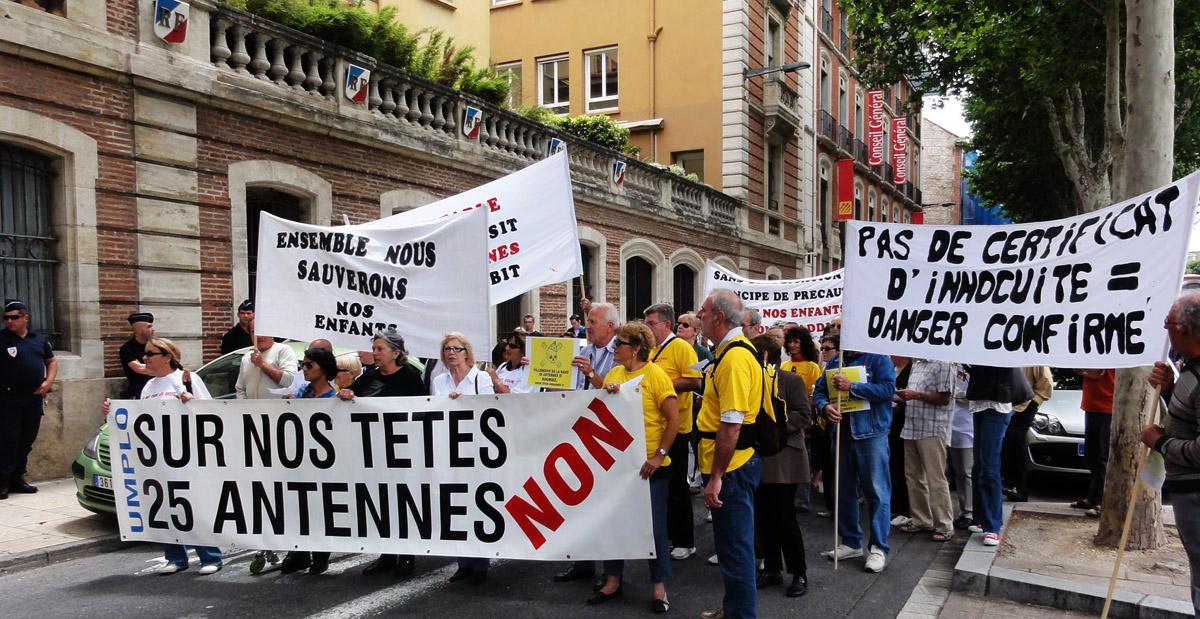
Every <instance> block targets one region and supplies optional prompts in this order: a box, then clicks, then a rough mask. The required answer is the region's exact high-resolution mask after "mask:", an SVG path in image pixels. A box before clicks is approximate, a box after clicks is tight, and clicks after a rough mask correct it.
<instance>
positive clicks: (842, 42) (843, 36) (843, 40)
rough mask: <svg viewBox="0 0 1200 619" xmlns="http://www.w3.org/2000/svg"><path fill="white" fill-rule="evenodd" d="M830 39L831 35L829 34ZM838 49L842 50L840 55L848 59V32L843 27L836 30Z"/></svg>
mask: <svg viewBox="0 0 1200 619" xmlns="http://www.w3.org/2000/svg"><path fill="white" fill-rule="evenodd" d="M829 38H830V39H832V38H833V37H832V36H830V37H829ZM838 51H840V52H842V57H844V58H845V59H846V60H849V59H850V33H849V32H846V31H845V29H843V30H840V31H839V32H838Z"/></svg>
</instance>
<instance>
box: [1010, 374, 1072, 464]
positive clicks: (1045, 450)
mask: <svg viewBox="0 0 1200 619" xmlns="http://www.w3.org/2000/svg"><path fill="white" fill-rule="evenodd" d="M1050 373H1051V375H1052V376H1053V377H1054V394H1053V395H1052V396H1051V397H1050V399H1049V400H1046V401H1045V402H1043V403H1042V405H1041V407H1039V408H1038V412H1037V413H1035V414H1034V416H1033V421H1032V423H1031V424H1030V426H1029V431H1028V432H1026V433H1025V447H1026V454H1027V456H1028V463H1027V466H1026V470H1027V471H1028V472H1029V473H1034V472H1037V471H1044V472H1055V473H1082V474H1085V475H1086V474H1088V469H1087V465H1086V464H1085V463H1084V461H1083V418H1084V415H1083V409H1082V408H1080V407H1079V406H1080V403H1081V402H1082V401H1083V379H1082V378H1080V376H1079V375H1078V374H1076V373H1075V372H1074V371H1073V370H1069V369H1059V368H1051V369H1050Z"/></svg>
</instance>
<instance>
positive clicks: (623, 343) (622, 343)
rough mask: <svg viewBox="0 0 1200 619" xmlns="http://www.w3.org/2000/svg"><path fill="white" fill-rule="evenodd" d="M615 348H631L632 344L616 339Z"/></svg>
mask: <svg viewBox="0 0 1200 619" xmlns="http://www.w3.org/2000/svg"><path fill="white" fill-rule="evenodd" d="M616 345H617V346H633V342H626V341H625V340H622V339H617V344H616Z"/></svg>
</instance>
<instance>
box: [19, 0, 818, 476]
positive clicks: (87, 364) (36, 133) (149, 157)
mask: <svg viewBox="0 0 1200 619" xmlns="http://www.w3.org/2000/svg"><path fill="white" fill-rule="evenodd" d="M190 4H191V15H190V19H189V28H188V33H187V37H186V39H185V40H184V41H183V42H182V43H166V42H164V41H163V40H161V39H159V38H158V37H157V36H156V35H155V34H154V28H153V19H152V15H153V6H154V2H153V0H112V1H110V2H100V1H99V0H68V1H67V2H65V3H63V9H64V10H63V13H64V14H65V16H57V15H53V14H50V13H46V12H42V11H39V10H37V9H35V8H30V7H27V6H23V5H21V4H17V3H15V2H0V164H4V163H5V162H6V161H8V162H10V163H11V162H17V161H19V162H21V163H20V165H17V163H11V165H10V166H9V168H7V169H8V170H10V171H20V172H21V174H22V175H23V176H22V178H23V179H25V180H26V181H28V182H29V184H30V186H38V187H42V189H40V190H39V191H38V192H31V193H27V194H24V193H23V194H21V195H20V196H16V192H9V195H10V198H8V199H7V200H8V203H7V204H0V207H2V208H4V209H8V210H9V211H12V212H22V213H35V214H38V216H39V217H41V218H42V219H43V220H44V221H45V223H46V228H45V230H43V232H41V233H39V235H35V236H29V237H27V236H22V235H21V234H19V233H18V231H14V230H11V229H7V228H0V239H3V240H4V241H7V242H8V247H9V248H10V249H9V250H8V251H7V252H5V251H0V261H3V267H4V269H5V272H6V273H7V272H10V271H12V270H13V269H25V271H22V272H33V271H30V270H29V269H32V268H33V266H36V265H33V263H34V262H36V263H37V264H38V265H41V266H40V267H39V268H43V269H44V272H43V273H42V274H41V275H37V276H36V277H34V278H32V279H29V278H27V279H26V280H21V281H22V282H24V283H19V284H18V283H17V280H14V279H12V278H7V279H5V280H4V283H3V287H4V290H3V293H4V294H5V295H6V296H18V295H23V296H26V297H27V299H26V300H27V301H29V302H30V303H31V304H34V305H35V307H34V315H35V320H40V321H41V322H40V323H37V322H35V324H33V325H32V328H33V329H35V330H38V331H44V332H51V333H53V334H54V337H55V342H56V343H55V348H56V354H57V355H58V358H59V364H60V366H59V367H60V372H59V379H60V380H59V382H58V383H57V384H56V386H55V389H54V391H53V392H52V393H51V395H50V397H49V398H48V400H47V408H46V412H47V417H46V419H45V422H44V423H43V427H42V434H41V436H40V438H39V441H38V444H37V445H36V446H35V449H34V454H33V456H32V457H31V461H30V474H31V477H33V478H35V479H45V478H51V477H58V476H61V475H64V474H65V472H66V470H67V466H68V464H69V462H70V461H71V460H72V459H73V458H74V455H75V454H76V453H77V451H78V449H79V448H80V446H81V445H82V444H83V443H84V442H85V441H86V440H87V438H88V437H89V436H90V435H91V433H92V432H93V431H94V430H95V428H96V427H97V426H98V425H99V424H100V423H101V422H102V420H101V418H100V416H99V412H98V411H99V405H100V403H101V401H102V400H103V399H104V398H105V397H106V396H110V395H115V394H116V393H118V392H119V390H120V389H121V387H122V386H123V382H124V381H123V379H121V378H120V376H121V373H120V367H119V363H118V361H117V349H118V347H119V346H120V345H121V343H122V342H124V341H125V340H126V339H127V338H128V337H129V333H128V325H127V323H126V321H125V318H126V316H127V315H128V314H129V313H131V312H134V311H150V312H153V313H154V314H155V316H156V322H155V326H156V329H157V332H158V334H159V335H160V336H164V337H169V338H172V339H173V340H175V341H176V342H177V343H179V344H180V346H181V348H182V350H183V357H184V362H185V364H186V365H187V366H188V367H191V368H195V367H198V366H200V365H201V364H202V363H203V362H204V361H208V360H210V359H212V358H214V357H215V356H216V351H217V345H218V343H219V340H220V336H221V334H222V333H223V332H224V331H225V330H226V329H227V328H228V327H229V325H230V324H232V322H233V315H234V308H235V306H236V304H237V303H238V302H239V301H240V300H241V299H242V298H245V297H247V296H249V295H250V289H251V285H252V279H253V255H254V252H253V251H252V248H251V245H252V244H253V239H254V235H253V234H252V230H253V225H254V214H255V213H258V212H260V211H264V210H266V211H270V212H276V213H280V212H282V213H284V214H285V215H286V216H289V217H292V218H294V219H298V220H301V221H305V222H309V223H315V224H323V225H329V224H331V223H334V224H336V223H339V222H341V221H342V220H343V218H346V219H348V220H349V221H351V222H354V223H359V222H364V221H369V220H372V219H376V218H378V217H381V216H386V215H389V214H392V213H394V212H397V211H399V210H403V209H406V208H412V207H414V206H419V205H421V204H425V203H428V202H431V201H434V200H437V199H440V198H442V197H446V196H449V195H453V194H455V193H458V192H460V191H462V190H465V189H467V188H470V187H474V186H477V185H479V184H481V183H484V182H487V181H489V180H492V179H494V178H497V177H499V176H502V175H504V174H507V173H510V172H513V171H515V170H517V169H520V168H521V167H524V166H525V165H528V164H529V163H531V162H532V161H535V160H537V159H540V158H541V157H542V156H544V154H545V153H546V146H547V143H548V142H549V140H550V139H551V138H558V139H561V140H563V141H565V142H566V143H567V149H568V152H569V153H570V158H571V164H572V175H573V182H574V188H575V202H576V209H577V218H578V221H579V235H580V241H581V244H582V245H583V247H584V249H585V250H586V252H587V256H588V260H587V261H586V263H585V265H584V266H585V278H586V283H585V286H586V288H585V289H586V290H587V292H588V294H589V295H590V296H592V297H593V298H601V299H605V300H608V301H611V302H614V303H618V304H620V305H621V306H622V309H624V308H625V306H626V305H631V304H635V303H636V304H640V303H642V302H646V301H649V302H658V301H667V302H674V303H675V304H676V305H677V306H678V307H680V309H691V308H694V307H695V306H696V305H698V302H699V300H700V299H699V295H700V294H701V291H702V288H703V286H702V282H701V281H700V276H701V274H702V272H703V262H704V260H705V259H714V260H717V261H718V262H721V263H722V264H724V265H725V266H726V267H729V268H732V269H734V270H736V271H738V272H740V273H743V274H745V275H748V276H751V277H756V278H766V277H768V276H776V277H795V276H797V270H796V265H797V262H798V260H797V256H796V252H795V250H794V245H792V247H791V248H789V247H786V246H783V247H781V246H780V245H781V244H779V243H777V242H775V241H772V239H771V238H770V237H766V236H765V235H761V234H756V233H755V232H754V231H751V230H749V229H748V226H749V222H750V218H749V217H748V215H747V213H748V210H749V209H748V207H747V206H746V203H745V202H744V201H743V200H741V199H739V198H736V197H731V196H729V195H727V194H723V193H721V192H719V191H716V190H713V189H711V188H708V187H705V186H703V185H700V184H697V183H691V182H688V181H685V180H682V179H680V178H679V177H677V176H674V175H671V174H669V173H666V172H662V171H660V170H657V169H654V168H651V167H649V166H645V165H642V164H639V163H637V162H632V161H626V160H625V158H624V157H623V156H621V155H620V154H618V153H615V152H612V151H608V150H604V149H599V148H595V147H592V146H590V145H588V144H586V143H583V142H580V141H578V140H575V139H574V138H572V137H570V136H566V135H563V134H558V133H555V132H554V131H553V130H550V129H548V128H546V127H544V126H541V125H537V124H535V123H532V122H530V121H528V120H526V119H524V118H521V117H518V116H516V115H513V114H510V113H508V112H504V111H502V110H500V109H498V108H495V107H492V106H488V105H486V104H483V103H482V102H481V101H478V100H474V99H472V98H471V97H468V96H466V95H463V94H461V93H458V92H454V91H450V90H447V89H445V88H442V87H439V86H437V85H434V84H430V83H426V82H423V81H421V80H416V79H413V78H412V77H411V76H408V75H407V74H404V73H402V72H399V71H397V70H395V69H392V68H390V67H387V66H385V65H381V64H379V63H377V62H376V61H375V60H374V59H372V58H369V57H366V56H362V55H359V54H356V53H354V52H351V51H349V50H345V49H342V48H337V47H334V46H330V45H327V44H325V43H324V42H322V41H319V40H316V39H312V38H311V37H307V36H305V35H302V34H300V33H296V32H294V31H290V30H287V29H284V28H282V27H279V26H278V25H275V24H272V23H270V22H265V21H263V20H261V19H256V18H253V17H252V16H249V15H247V14H244V13H240V12H237V11H234V10H231V9H229V8H227V7H225V6H224V5H220V4H218V3H213V2H210V1H209V0H193V1H192V2H191V3H190ZM351 63H353V64H355V65H357V66H360V67H365V68H368V69H370V70H371V71H372V73H371V78H370V84H369V92H370V95H369V97H368V98H367V100H366V101H364V102H362V103H354V102H352V101H351V100H350V99H348V98H347V97H346V96H344V95H343V87H342V84H343V81H344V79H345V72H346V70H347V66H348V65H349V64H351ZM468 106H473V107H476V108H479V109H482V110H483V115H484V120H483V125H482V130H481V132H480V135H479V136H478V137H474V138H467V137H466V136H464V135H463V132H462V131H461V124H462V119H463V113H464V111H465V110H466V108H467V107H468ZM6 157H7V159H6ZM618 161H624V162H625V163H627V164H628V168H627V171H626V174H625V176H624V180H623V182H619V183H618V182H617V178H616V177H615V176H614V174H613V167H614V164H616V163H617V162H618ZM5 178H10V177H5ZM22 182H25V181H22ZM11 196H16V197H11ZM31 196H32V197H31ZM38 196H40V197H38ZM5 225H7V224H5ZM30 239H32V240H30ZM775 239H776V240H777V239H778V237H775ZM18 243H26V244H28V243H33V245H29V246H28V247H25V248H24V249H19V248H18V247H17V244H18ZM22 247H24V246H22ZM38 252H42V254H38ZM35 254H38V255H39V256H40V257H38V259H37V260H34V259H33V258H30V257H31V256H32V257H37V256H35ZM26 258H29V259H28V260H27V259H26ZM31 265H32V266H31ZM6 277H7V276H6ZM30 282H33V283H30ZM480 294H481V296H482V295H483V294H484V291H480ZM578 294H579V291H578V290H576V289H574V287H572V286H569V285H568V284H558V285H555V286H549V287H545V288H543V289H541V290H540V291H533V292H531V293H528V294H526V295H524V296H523V297H521V298H520V299H519V300H516V301H514V302H513V303H512V304H509V307H508V308H507V309H502V311H507V312H508V313H507V314H505V315H512V314H518V313H524V312H529V313H533V314H535V315H536V316H539V325H540V327H541V328H543V329H545V330H546V331H547V332H554V331H556V330H558V329H559V328H560V326H561V327H565V326H566V324H567V320H566V318H567V315H568V314H569V313H570V310H569V308H570V307H572V306H574V305H575V304H576V302H577V297H578ZM647 304H648V303H647ZM39 306H40V307H39ZM638 309H640V308H638ZM501 326H502V327H505V328H507V327H508V326H511V325H501ZM452 327H453V326H452V325H447V326H445V328H446V329H447V330H448V329H449V328H452ZM431 328H441V327H435V326H431Z"/></svg>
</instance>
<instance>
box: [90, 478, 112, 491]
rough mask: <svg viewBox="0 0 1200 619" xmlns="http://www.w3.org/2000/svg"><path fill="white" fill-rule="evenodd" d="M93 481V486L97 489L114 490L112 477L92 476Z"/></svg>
mask: <svg viewBox="0 0 1200 619" xmlns="http://www.w3.org/2000/svg"><path fill="white" fill-rule="evenodd" d="M92 479H93V480H94V481H95V483H94V484H93V485H94V486H96V487H97V488H103V489H105V490H112V489H113V485H112V478H111V477H106V476H104V475H92Z"/></svg>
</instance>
